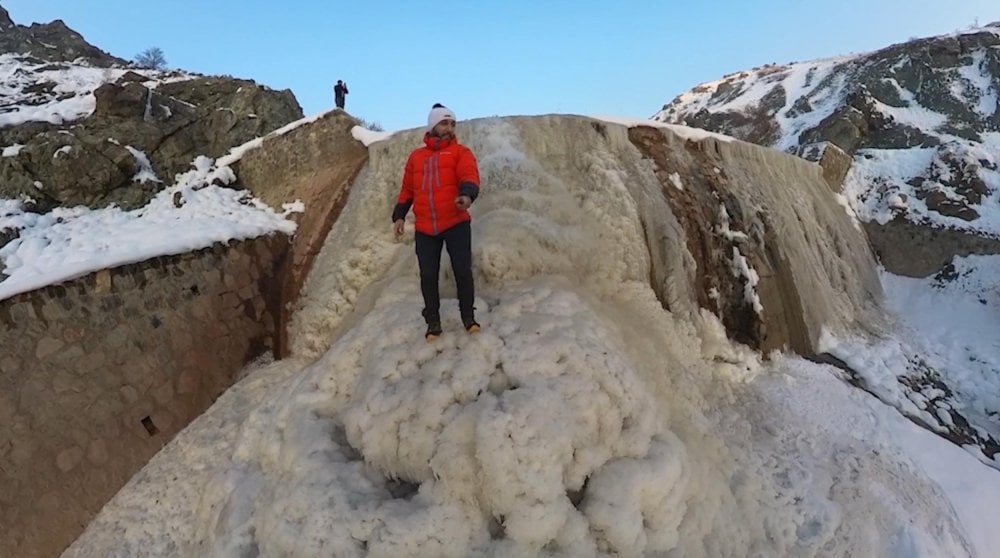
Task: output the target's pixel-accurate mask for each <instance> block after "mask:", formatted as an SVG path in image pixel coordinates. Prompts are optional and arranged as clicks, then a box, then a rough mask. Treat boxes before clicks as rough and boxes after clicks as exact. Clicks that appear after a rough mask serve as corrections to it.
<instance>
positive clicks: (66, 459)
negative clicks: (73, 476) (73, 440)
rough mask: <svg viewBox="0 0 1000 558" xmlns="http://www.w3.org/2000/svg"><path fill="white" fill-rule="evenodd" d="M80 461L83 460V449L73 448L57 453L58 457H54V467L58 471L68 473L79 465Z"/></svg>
mask: <svg viewBox="0 0 1000 558" xmlns="http://www.w3.org/2000/svg"><path fill="white" fill-rule="evenodd" d="M81 459H83V449H82V448H80V447H78V446H73V447H71V448H69V449H66V450H63V451H61V452H59V455H57V456H56V467H59V470H60V471H62V472H64V473H68V472H70V471H72V470H73V468H74V467H76V466H77V465H78V464H79V463H80V460H81Z"/></svg>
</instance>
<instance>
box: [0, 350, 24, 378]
mask: <svg viewBox="0 0 1000 558" xmlns="http://www.w3.org/2000/svg"><path fill="white" fill-rule="evenodd" d="M5 345H6V343H5ZM20 371H21V359H19V358H17V357H15V356H13V355H7V356H4V357H0V372H2V373H4V374H16V373H18V372H20Z"/></svg>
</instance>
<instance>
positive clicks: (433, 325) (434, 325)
mask: <svg viewBox="0 0 1000 558" xmlns="http://www.w3.org/2000/svg"><path fill="white" fill-rule="evenodd" d="M440 336H441V322H440V321H433V322H427V333H425V334H424V337H426V338H427V340H428V341H433V340H435V339H437V338H438V337H440Z"/></svg>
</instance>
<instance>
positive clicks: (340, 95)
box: [333, 79, 350, 110]
mask: <svg viewBox="0 0 1000 558" xmlns="http://www.w3.org/2000/svg"><path fill="white" fill-rule="evenodd" d="M348 93H350V91H348V90H347V84H346V83H344V82H343V81H341V80H339V79H338V80H337V85H334V86H333V100H334V101H335V102H336V103H337V108H339V109H341V110H343V108H344V101H346V100H347V94H348Z"/></svg>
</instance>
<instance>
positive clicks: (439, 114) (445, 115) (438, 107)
mask: <svg viewBox="0 0 1000 558" xmlns="http://www.w3.org/2000/svg"><path fill="white" fill-rule="evenodd" d="M449 119H450V120H458V119H457V118H455V113H454V112H451V109H450V108H448V107H446V106H444V105H442V104H441V103H437V104H435V105H434V108H432V109H431V113H430V114H428V115H427V131H428V132H430V131H431V130H433V129H434V126H437V125H438V122H441V121H442V120H449Z"/></svg>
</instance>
